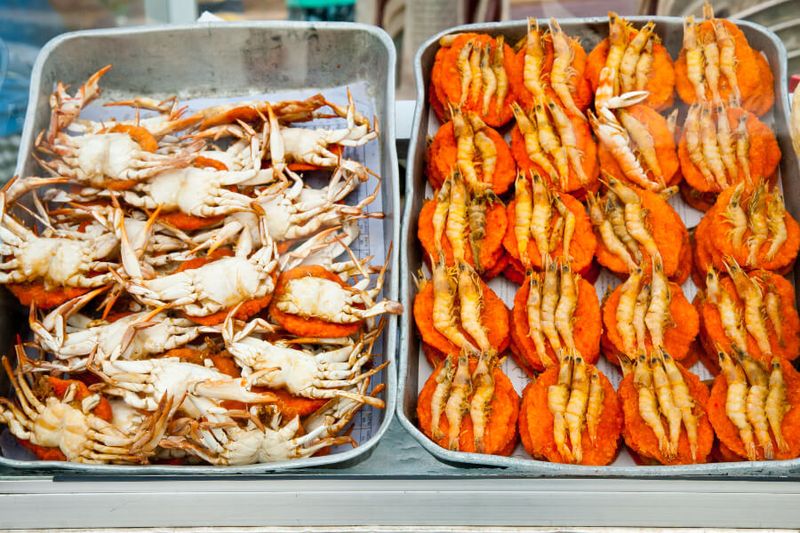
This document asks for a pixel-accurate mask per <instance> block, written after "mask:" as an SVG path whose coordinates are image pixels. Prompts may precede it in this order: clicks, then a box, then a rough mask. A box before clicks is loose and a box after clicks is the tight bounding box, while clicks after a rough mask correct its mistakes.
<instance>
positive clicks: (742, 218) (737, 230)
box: [724, 181, 747, 250]
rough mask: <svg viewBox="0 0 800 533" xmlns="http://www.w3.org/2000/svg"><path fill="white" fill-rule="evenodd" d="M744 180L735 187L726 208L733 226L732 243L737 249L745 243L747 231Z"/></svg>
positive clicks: (726, 214)
mask: <svg viewBox="0 0 800 533" xmlns="http://www.w3.org/2000/svg"><path fill="white" fill-rule="evenodd" d="M744 185H745V184H744V182H743V181H742V182H739V184H738V185H736V187H735V188H734V189H733V194H732V195H731V199H730V202H728V206H727V207H726V209H725V213H724V217H725V220H726V221H727V222H728V224H730V225H731V226H732V228H731V231H730V236H731V243H732V244H733V247H734V248H735V249H737V250H738V249H740V248H741V247H742V244H743V238H744V234H745V232H746V231H747V214H746V213H745V212H744V208H743V207H742V203H741V202H742V193H743V192H744Z"/></svg>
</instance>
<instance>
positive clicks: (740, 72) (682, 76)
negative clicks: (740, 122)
mask: <svg viewBox="0 0 800 533" xmlns="http://www.w3.org/2000/svg"><path fill="white" fill-rule="evenodd" d="M717 20H719V22H721V23H722V25H723V26H725V29H726V30H727V31H728V33H729V34H730V35H731V37H733V40H734V45H735V52H734V53H735V56H736V63H735V69H736V81H737V83H738V85H739V91H740V94H741V97H742V100H743V102H742V103H743V104H744V106H745V108H746V109H748V110H750V111H752V112H754V113H756V114H759V115H763V114H764V113H766V112H767V111H769V108H766V109H764V105H765V104H766V103H769V102H770V101H771V99H772V98H774V95H773V96H772V97H770V96H769V93H772V92H773V91H774V89H773V85H772V83H770V84H769V86H768V87H767V86H766V85H765V84H763V83H762V76H761V74H762V73H763V70H762V69H763V66H762V65H761V64H760V60H759V59H758V56H760V55H761V54H760V52H757V51H755V50H753V48H751V47H750V44H749V43H748V42H747V38H746V37H745V36H744V33H743V32H742V30H740V29H739V28H738V27H737V26H736V24H734V23H733V22H731V21H730V20H726V19H717ZM697 39H698V42H700V43H702V42H704V40H705V39H716V37H715V34H714V28H713V25H712V22H711V21H703V22H701V23H699V24H698V25H697ZM767 67H769V65H767ZM770 77H771V73H770ZM675 88H676V89H677V91H678V95H679V96H680V97H681V100H683V101H684V102H685V103H687V104H693V103H695V102H696V101H697V94H696V93H695V90H694V85H693V84H692V83H691V82H690V81H689V76H688V73H687V70H686V50H685V49H681V52H680V54H679V55H678V59H676V60H675ZM719 94H720V97H721V98H722V100H723V101H725V102H727V101H730V98H731V96H732V95H733V90H732V89H731V87H730V85H729V84H728V79H727V78H726V77H725V76H724V75H722V76H720V77H719ZM706 100H707V101H711V91H710V90H709V89H708V88H707V87H706Z"/></svg>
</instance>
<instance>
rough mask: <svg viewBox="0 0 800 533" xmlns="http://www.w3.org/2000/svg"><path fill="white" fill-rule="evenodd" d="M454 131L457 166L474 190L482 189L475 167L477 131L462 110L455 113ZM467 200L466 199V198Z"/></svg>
mask: <svg viewBox="0 0 800 533" xmlns="http://www.w3.org/2000/svg"><path fill="white" fill-rule="evenodd" d="M453 132H454V134H455V136H456V146H457V148H456V167H457V168H458V171H459V172H460V173H461V176H462V177H463V179H464V181H465V182H466V183H467V185H469V188H470V189H471V190H472V191H481V190H482V189H483V188H484V186H483V182H482V181H481V180H480V179H479V178H478V171H477V170H476V169H475V132H474V131H473V129H472V125H471V124H470V122H469V121H468V120H466V118H465V117H464V115H463V114H461V112H459V111H456V112H454V113H453ZM465 202H466V200H465Z"/></svg>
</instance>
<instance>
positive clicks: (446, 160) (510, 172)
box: [428, 122, 517, 194]
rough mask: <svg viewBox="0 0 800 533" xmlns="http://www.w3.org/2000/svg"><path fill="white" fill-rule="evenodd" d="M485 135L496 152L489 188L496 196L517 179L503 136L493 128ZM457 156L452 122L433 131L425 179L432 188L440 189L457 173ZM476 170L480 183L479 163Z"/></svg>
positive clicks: (486, 131) (512, 159)
mask: <svg viewBox="0 0 800 533" xmlns="http://www.w3.org/2000/svg"><path fill="white" fill-rule="evenodd" d="M484 132H485V133H486V135H487V136H488V137H489V138H490V139H491V140H492V142H493V143H494V146H495V149H496V150H497V162H496V166H495V169H494V174H493V175H492V182H491V189H492V191H493V192H494V193H495V194H503V193H505V192H506V191H507V190H508V189H509V187H511V185H512V184H513V183H514V178H516V176H517V167H516V164H515V163H514V157H513V156H512V154H511V149H510V148H509V147H508V144H506V141H505V139H503V137H502V135H500V134H499V133H497V132H496V131H495V130H493V129H492V128H486V129H485V130H484ZM457 155H458V146H457V144H456V136H455V132H454V131H453V123H452V122H448V123H447V124H445V125H443V126H442V127H441V128H439V129H438V130H437V131H436V135H435V136H434V137H433V141H432V142H431V144H430V146H429V147H428V180H429V181H430V183H431V186H433V188H434V189H438V188H439V187H441V186H442V183H444V180H445V179H447V177H448V176H449V175H451V174H452V173H453V172H454V171H455V170H456V168H457V166H456V157H457ZM475 170H476V172H477V174H478V179H479V180H480V181H482V182H485V181H487V180H486V179H485V178H484V176H483V172H482V170H481V166H480V164H479V163H476V165H475Z"/></svg>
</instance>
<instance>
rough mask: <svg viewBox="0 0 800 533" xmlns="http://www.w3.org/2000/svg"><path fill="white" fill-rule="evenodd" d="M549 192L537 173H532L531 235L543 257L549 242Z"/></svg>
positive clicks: (548, 247)
mask: <svg viewBox="0 0 800 533" xmlns="http://www.w3.org/2000/svg"><path fill="white" fill-rule="evenodd" d="M551 204H552V203H551V201H550V193H549V192H548V190H547V186H546V185H545V183H544V181H543V180H542V178H541V176H539V175H538V174H534V175H533V216H532V217H531V235H533V241H534V242H535V243H536V248H538V249H539V253H540V254H541V255H542V257H543V258H544V257H545V256H546V255H548V251H549V250H550V244H549V242H548V238H547V237H548V228H549V226H550V220H551V217H552V207H551Z"/></svg>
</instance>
